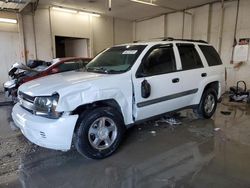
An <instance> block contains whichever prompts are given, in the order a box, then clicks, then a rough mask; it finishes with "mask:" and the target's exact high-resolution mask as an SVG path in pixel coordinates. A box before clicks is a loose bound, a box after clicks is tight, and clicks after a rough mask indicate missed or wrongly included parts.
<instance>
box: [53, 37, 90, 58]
mask: <svg viewBox="0 0 250 188" xmlns="http://www.w3.org/2000/svg"><path fill="white" fill-rule="evenodd" d="M55 46H56V57H57V58H60V57H89V53H88V52H89V50H88V39H85V38H74V37H63V36H55Z"/></svg>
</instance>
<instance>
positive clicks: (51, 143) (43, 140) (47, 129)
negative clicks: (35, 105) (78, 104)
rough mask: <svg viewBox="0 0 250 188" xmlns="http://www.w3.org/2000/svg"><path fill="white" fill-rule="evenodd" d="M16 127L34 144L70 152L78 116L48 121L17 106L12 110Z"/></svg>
mask: <svg viewBox="0 0 250 188" xmlns="http://www.w3.org/2000/svg"><path fill="white" fill-rule="evenodd" d="M12 118H13V120H14V123H15V125H16V126H17V127H18V128H20V130H21V132H22V133H23V135H24V136H25V137H26V138H27V139H28V140H29V141H31V142H32V143H34V144H36V145H39V146H41V147H45V148H49V149H55V150H63V151H66V150H69V149H70V148H71V142H72V137H73V132H74V128H75V124H76V121H77V119H78V115H69V116H62V117H61V118H59V119H48V118H44V117H40V116H36V115H33V114H31V113H30V112H28V111H26V110H25V109H23V108H22V107H21V106H20V104H16V105H15V106H14V107H13V110H12Z"/></svg>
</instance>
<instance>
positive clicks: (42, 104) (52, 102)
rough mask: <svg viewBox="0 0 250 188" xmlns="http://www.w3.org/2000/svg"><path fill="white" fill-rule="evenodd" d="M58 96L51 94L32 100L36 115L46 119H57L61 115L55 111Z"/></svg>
mask: <svg viewBox="0 0 250 188" xmlns="http://www.w3.org/2000/svg"><path fill="white" fill-rule="evenodd" d="M58 100H59V95H58V94H57V93H56V94H53V95H52V96H47V97H36V98H35V100H34V110H35V113H36V115H40V116H46V117H48V118H59V117H60V116H61V114H62V113H60V112H57V111H56V107H57V104H58Z"/></svg>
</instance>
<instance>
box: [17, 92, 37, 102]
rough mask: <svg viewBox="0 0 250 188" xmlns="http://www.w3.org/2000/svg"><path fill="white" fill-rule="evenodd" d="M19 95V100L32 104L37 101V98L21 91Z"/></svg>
mask: <svg viewBox="0 0 250 188" xmlns="http://www.w3.org/2000/svg"><path fill="white" fill-rule="evenodd" d="M18 95H19V98H21V99H23V100H26V101H28V102H31V103H33V102H34V100H35V97H32V96H29V95H27V94H25V93H23V92H21V91H19V93H18Z"/></svg>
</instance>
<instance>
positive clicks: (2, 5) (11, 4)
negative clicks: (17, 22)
mask: <svg viewBox="0 0 250 188" xmlns="http://www.w3.org/2000/svg"><path fill="white" fill-rule="evenodd" d="M30 1H31V0H0V10H5V11H12V12H19V11H21V10H23V8H24V7H25V6H26V5H28V4H29V3H30Z"/></svg>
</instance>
